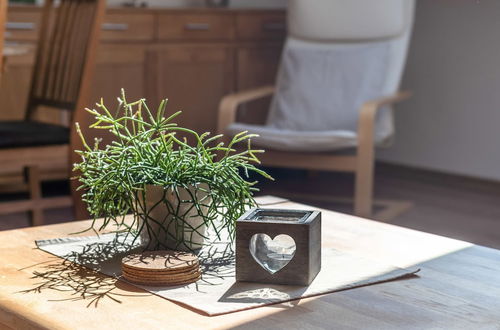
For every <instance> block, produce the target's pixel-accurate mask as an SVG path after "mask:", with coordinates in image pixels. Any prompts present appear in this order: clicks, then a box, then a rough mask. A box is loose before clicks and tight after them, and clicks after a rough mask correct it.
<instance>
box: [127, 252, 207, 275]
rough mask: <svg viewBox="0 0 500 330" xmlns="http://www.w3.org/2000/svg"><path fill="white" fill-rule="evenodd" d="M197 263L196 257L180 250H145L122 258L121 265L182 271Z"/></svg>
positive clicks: (147, 269)
mask: <svg viewBox="0 0 500 330" xmlns="http://www.w3.org/2000/svg"><path fill="white" fill-rule="evenodd" d="M198 265H199V262H198V257H197V256H195V255H194V254H192V253H189V252H181V251H170V250H164V251H146V252H143V253H139V254H131V255H129V256H126V257H125V258H123V259H122V267H123V268H128V269H137V270H144V271H165V272H166V271H182V270H189V269H193V268H194V267H197V266H198Z"/></svg>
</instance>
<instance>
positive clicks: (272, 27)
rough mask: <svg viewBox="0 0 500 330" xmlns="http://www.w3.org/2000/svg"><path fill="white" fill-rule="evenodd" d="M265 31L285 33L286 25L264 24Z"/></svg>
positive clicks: (276, 23) (278, 23)
mask: <svg viewBox="0 0 500 330" xmlns="http://www.w3.org/2000/svg"><path fill="white" fill-rule="evenodd" d="M262 29H263V30H264V31H285V23H283V22H266V23H264V24H262Z"/></svg>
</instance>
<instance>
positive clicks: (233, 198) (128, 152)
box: [74, 90, 272, 248]
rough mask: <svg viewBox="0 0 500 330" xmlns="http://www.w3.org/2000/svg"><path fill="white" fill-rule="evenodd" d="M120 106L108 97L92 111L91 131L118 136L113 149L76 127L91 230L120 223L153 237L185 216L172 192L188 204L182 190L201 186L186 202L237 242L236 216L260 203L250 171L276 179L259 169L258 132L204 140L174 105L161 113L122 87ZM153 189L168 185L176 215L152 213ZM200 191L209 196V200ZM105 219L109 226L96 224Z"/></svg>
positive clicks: (206, 222)
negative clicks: (182, 123) (130, 98)
mask: <svg viewBox="0 0 500 330" xmlns="http://www.w3.org/2000/svg"><path fill="white" fill-rule="evenodd" d="M118 101H119V106H118V109H117V110H116V112H115V113H111V112H110V111H109V110H108V108H107V107H106V106H105V105H104V103H103V101H102V100H101V101H100V103H98V104H97V109H86V110H87V111H88V112H89V113H90V114H92V115H93V116H94V117H95V119H96V121H95V123H93V124H92V125H91V126H90V127H91V128H94V129H104V130H108V131H109V132H111V133H112V135H113V137H114V139H113V141H112V142H111V143H110V144H108V145H105V146H101V145H100V143H101V141H100V140H99V139H95V142H94V144H93V145H92V146H91V145H89V144H88V143H87V141H86V139H85V137H84V136H83V134H82V132H81V130H80V127H79V125H78V123H77V124H76V125H77V131H78V133H79V134H80V137H81V139H82V141H83V146H84V147H83V150H77V151H76V152H77V153H78V154H79V155H80V156H81V158H82V161H81V162H80V163H77V164H74V171H76V173H77V176H76V178H77V179H78V180H79V181H80V183H81V185H80V186H79V188H78V189H82V190H83V191H84V193H83V200H84V201H85V202H86V203H87V208H88V211H89V212H90V214H91V215H92V216H93V218H94V221H93V222H92V227H91V228H92V229H94V230H96V229H97V230H99V231H100V230H103V229H104V228H106V227H108V226H110V225H113V226H115V228H116V229H117V230H122V229H125V230H128V231H130V232H133V233H135V234H136V235H137V234H138V233H140V232H141V231H146V230H147V231H148V233H149V235H150V236H151V235H152V236H157V235H159V234H158V233H157V232H155V231H154V230H153V227H152V226H151V223H153V222H156V224H158V225H160V226H161V225H162V226H163V227H165V226H167V225H168V224H165V221H169V222H172V221H173V222H176V223H179V222H182V221H183V220H184V219H183V217H185V216H186V213H185V212H184V213H183V214H180V213H179V211H178V209H179V207H178V205H174V204H172V203H171V202H170V201H168V199H167V198H165V194H166V193H170V194H174V195H176V196H177V198H178V199H181V198H180V196H179V191H180V190H181V189H184V190H189V189H191V190H192V189H193V187H194V188H195V192H194V193H192V192H190V198H187V200H182V201H181V202H186V203H190V205H191V207H190V210H191V213H193V212H192V210H194V211H195V215H197V216H199V217H201V218H202V223H203V224H204V225H206V226H207V227H209V228H211V229H214V232H215V233H216V234H217V235H220V233H221V231H222V230H223V229H225V230H227V231H228V233H229V235H230V237H231V238H233V237H234V227H235V221H236V219H237V218H238V217H239V216H241V215H242V214H243V213H244V212H245V211H246V210H247V209H248V208H249V207H252V206H254V205H255V201H254V199H253V197H252V195H253V192H254V191H256V190H257V189H256V188H255V187H254V185H255V183H256V182H250V181H249V173H250V172H255V173H258V174H260V175H262V176H263V177H266V178H269V179H272V178H271V177H270V176H269V175H268V174H267V173H265V172H264V171H262V170H260V169H258V168H257V167H255V165H254V164H258V163H259V160H258V158H257V156H256V154H258V153H261V152H263V151H262V150H254V149H252V147H251V144H250V141H251V138H252V137H254V136H255V135H252V134H247V132H242V133H239V134H237V135H235V136H234V137H233V138H232V139H231V141H229V143H228V144H227V145H225V144H224V142H222V141H223V139H222V138H223V137H222V135H216V136H213V137H209V133H203V134H201V135H199V134H198V133H196V132H194V131H193V130H190V129H187V128H183V127H179V126H177V125H176V124H175V123H173V122H172V120H173V119H174V118H175V117H177V116H178V115H179V114H180V113H181V112H180V111H179V112H176V113H174V114H172V115H171V116H169V117H167V118H166V117H165V110H166V105H167V100H163V101H162V102H161V103H160V105H159V107H158V110H157V112H156V114H153V112H152V111H151V110H150V109H149V108H148V106H147V105H146V102H145V100H144V99H140V100H138V101H135V102H131V103H129V102H127V100H126V98H125V93H124V91H123V90H122V95H121V97H120V98H118ZM179 135H182V136H183V137H182V138H181V137H179ZM190 142H191V143H190ZM236 145H238V146H239V148H238V149H236V148H235V146H236ZM242 145H244V146H245V147H244V148H243V150H241V146H242ZM237 150H239V151H237ZM148 185H155V186H161V187H164V196H163V197H164V198H163V201H161V202H159V203H165V204H166V207H167V209H168V210H169V212H168V213H169V214H170V216H169V217H167V216H165V218H164V219H162V220H158V219H156V218H153V217H151V216H150V214H149V212H150V210H149V209H148V207H145V204H144V203H143V202H141V201H144V200H145V198H146V189H145V188H146V186H148ZM196 191H202V192H203V194H202V195H203V197H199V195H201V194H199V193H198V192H196ZM185 199H186V198H185ZM129 213H132V214H133V215H134V222H133V223H132V224H127V223H126V222H125V216H126V215H127V214H129ZM190 216H191V215H190ZM101 217H102V218H103V222H102V224H100V225H97V219H98V218H101ZM141 219H142V220H143V221H139V220H141ZM146 220H150V221H146ZM160 222H161V223H160ZM192 229H193V230H194V231H197V229H198V228H192ZM169 235H170V236H172V234H169ZM202 235H204V234H202ZM171 239H177V240H178V239H179V237H177V238H175V237H171ZM157 248H158V247H157Z"/></svg>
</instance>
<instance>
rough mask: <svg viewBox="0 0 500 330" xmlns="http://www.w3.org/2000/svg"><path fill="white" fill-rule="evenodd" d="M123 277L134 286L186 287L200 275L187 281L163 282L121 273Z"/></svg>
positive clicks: (199, 275)
mask: <svg viewBox="0 0 500 330" xmlns="http://www.w3.org/2000/svg"><path fill="white" fill-rule="evenodd" d="M123 277H124V278H125V279H126V280H127V281H129V282H132V283H136V284H142V285H148V286H176V285H186V284H190V283H194V282H196V281H198V280H199V279H201V274H197V275H196V276H193V277H192V278H189V279H184V280H182V281H165V280H161V279H160V280H150V279H144V278H138V277H135V276H129V275H127V274H125V273H123Z"/></svg>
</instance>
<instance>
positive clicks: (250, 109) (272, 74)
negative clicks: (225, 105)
mask: <svg viewBox="0 0 500 330" xmlns="http://www.w3.org/2000/svg"><path fill="white" fill-rule="evenodd" d="M280 55H281V46H278V45H275V46H269V47H258V48H239V49H238V51H237V61H238V76H237V82H238V86H237V87H238V90H239V91H241V90H245V89H251V88H254V87H260V86H265V85H274V84H275V80H276V73H277V71H278V66H279V61H280ZM270 101H271V97H267V98H264V99H261V100H257V101H253V102H250V103H247V104H244V105H243V106H242V107H241V109H239V111H238V117H237V119H238V121H240V122H245V123H250V124H263V123H264V122H265V120H266V117H267V111H268V109H269V104H270Z"/></svg>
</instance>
